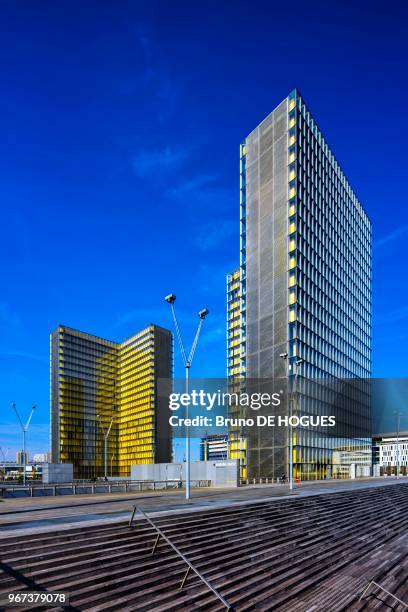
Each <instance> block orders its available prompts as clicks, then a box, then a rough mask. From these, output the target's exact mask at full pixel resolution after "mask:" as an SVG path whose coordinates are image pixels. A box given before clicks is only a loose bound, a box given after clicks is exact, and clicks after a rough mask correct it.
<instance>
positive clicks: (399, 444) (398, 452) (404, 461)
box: [373, 431, 408, 475]
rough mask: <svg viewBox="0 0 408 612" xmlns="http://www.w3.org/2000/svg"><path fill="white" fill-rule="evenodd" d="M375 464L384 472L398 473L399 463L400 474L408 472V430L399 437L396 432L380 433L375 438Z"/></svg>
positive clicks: (389, 473)
mask: <svg viewBox="0 0 408 612" xmlns="http://www.w3.org/2000/svg"><path fill="white" fill-rule="evenodd" d="M373 464H374V469H375V466H379V468H380V473H382V474H388V475H391V474H396V473H397V464H399V466H400V474H404V475H406V474H408V431H403V432H401V433H400V434H399V436H398V438H397V434H396V433H389V434H380V435H377V436H375V437H374V438H373Z"/></svg>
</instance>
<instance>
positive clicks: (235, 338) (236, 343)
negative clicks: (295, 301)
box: [227, 268, 247, 480]
mask: <svg viewBox="0 0 408 612" xmlns="http://www.w3.org/2000/svg"><path fill="white" fill-rule="evenodd" d="M243 289H244V284H243V283H242V269H241V268H238V269H237V270H234V271H233V272H231V273H230V274H228V275H227V379H228V387H229V391H230V392H232V393H236V392H239V391H241V390H243V387H244V380H245V369H246V359H245V300H244V295H243ZM237 411H238V408H237V407H234V406H232V407H231V415H230V416H231V417H232V418H234V416H237V415H236V414H235V413H236V412H237ZM228 438H229V444H228V456H229V458H230V459H238V461H239V466H240V476H241V479H242V480H246V478H247V467H246V449H247V441H246V437H245V435H244V433H243V431H242V429H234V428H230V429H229V432H228Z"/></svg>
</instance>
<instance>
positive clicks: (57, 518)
mask: <svg viewBox="0 0 408 612" xmlns="http://www.w3.org/2000/svg"><path fill="white" fill-rule="evenodd" d="M398 483H408V478H401V479H399V480H397V479H395V478H375V479H373V478H370V479H359V480H331V481H318V482H304V483H301V484H300V485H298V486H297V487H296V489H295V491H294V493H293V494H291V493H290V491H289V488H288V486H287V485H249V486H245V487H241V488H238V489H207V488H205V489H193V491H192V499H191V500H190V501H189V502H187V501H186V500H185V499H184V491H183V490H178V491H174V490H172V491H166V490H163V491H156V492H153V491H149V492H146V491H144V492H140V493H122V494H116V493H115V494H108V493H103V494H96V495H76V496H74V495H72V496H63V497H43V498H19V499H5V500H3V501H1V503H0V538H7V537H10V536H11V535H14V534H16V533H18V534H22V533H23V532H24V533H25V532H27V533H31V532H32V531H49V530H55V529H56V528H57V529H58V530H61V529H66V528H68V527H73V526H76V527H78V526H80V525H91V524H98V523H101V522H102V523H106V522H109V521H110V522H114V521H118V520H123V519H127V518H128V517H129V516H130V513H131V511H132V509H133V507H134V505H135V504H137V505H138V506H140V507H141V508H142V509H143V510H145V511H147V512H151V513H154V514H153V515H157V516H158V515H160V513H162V512H165V513H169V512H174V511H177V512H180V510H185V511H188V512H194V510H198V509H203V508H214V507H215V508H216V507H222V506H227V505H231V504H237V503H240V504H242V503H245V502H247V503H254V502H256V501H259V502H262V501H265V500H268V499H282V498H290V497H292V498H294V499H296V498H298V497H299V496H300V497H304V496H309V495H318V494H322V493H335V492H337V493H338V492H341V491H347V490H358V489H364V488H368V487H381V486H384V485H390V484H394V485H396V486H397V485H398Z"/></svg>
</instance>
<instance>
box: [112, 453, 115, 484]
mask: <svg viewBox="0 0 408 612" xmlns="http://www.w3.org/2000/svg"><path fill="white" fill-rule="evenodd" d="M114 458H115V453H113V454H112V455H111V478H112V477H113V470H112V463H113V460H114Z"/></svg>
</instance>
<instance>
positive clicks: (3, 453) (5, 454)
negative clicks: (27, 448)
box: [0, 446, 10, 480]
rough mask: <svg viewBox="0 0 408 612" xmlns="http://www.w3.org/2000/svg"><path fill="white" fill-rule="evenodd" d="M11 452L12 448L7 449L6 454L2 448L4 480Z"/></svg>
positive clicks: (0, 448) (0, 450) (0, 449)
mask: <svg viewBox="0 0 408 612" xmlns="http://www.w3.org/2000/svg"><path fill="white" fill-rule="evenodd" d="M9 450H10V448H6V452H4V450H3V449H2V447H1V446H0V452H1V454H2V456H3V480H4V479H5V477H6V459H7V455H8V452H9Z"/></svg>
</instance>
